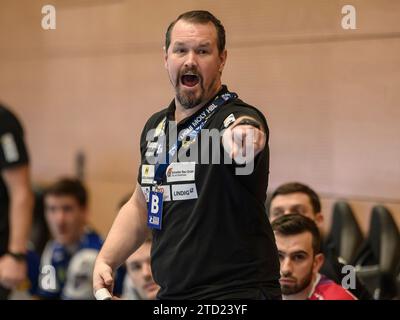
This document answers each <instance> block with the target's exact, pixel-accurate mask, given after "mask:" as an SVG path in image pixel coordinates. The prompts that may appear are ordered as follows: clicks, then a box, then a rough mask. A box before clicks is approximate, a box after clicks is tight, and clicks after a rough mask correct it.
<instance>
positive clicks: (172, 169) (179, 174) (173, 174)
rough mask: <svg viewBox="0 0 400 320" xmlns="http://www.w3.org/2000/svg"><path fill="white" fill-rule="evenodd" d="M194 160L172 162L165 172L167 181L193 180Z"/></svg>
mask: <svg viewBox="0 0 400 320" xmlns="http://www.w3.org/2000/svg"><path fill="white" fill-rule="evenodd" d="M194 174H195V162H173V163H171V164H170V165H169V166H168V168H167V172H166V176H167V182H176V181H194Z"/></svg>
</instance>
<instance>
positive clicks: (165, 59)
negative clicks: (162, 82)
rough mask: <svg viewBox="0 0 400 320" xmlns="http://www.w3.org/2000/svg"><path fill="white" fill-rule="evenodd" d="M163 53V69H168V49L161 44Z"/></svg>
mask: <svg viewBox="0 0 400 320" xmlns="http://www.w3.org/2000/svg"><path fill="white" fill-rule="evenodd" d="M163 54H164V67H165V69H168V62H167V60H168V51H167V48H165V46H163Z"/></svg>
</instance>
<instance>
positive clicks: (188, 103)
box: [176, 83, 204, 109]
mask: <svg viewBox="0 0 400 320" xmlns="http://www.w3.org/2000/svg"><path fill="white" fill-rule="evenodd" d="M200 87H201V88H200V90H201V91H200V95H199V96H198V97H196V93H195V92H185V93H184V92H183V90H182V87H181V85H180V84H179V85H178V86H177V88H176V98H177V99H178V101H179V103H180V104H181V106H182V107H184V108H185V109H192V108H194V107H196V106H198V105H199V104H200V103H202V102H203V100H204V88H203V84H202V83H200Z"/></svg>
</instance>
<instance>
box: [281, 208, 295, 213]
mask: <svg viewBox="0 0 400 320" xmlns="http://www.w3.org/2000/svg"><path fill="white" fill-rule="evenodd" d="M292 213H293V211H292V210H291V209H290V208H288V209H285V211H284V212H283V214H292Z"/></svg>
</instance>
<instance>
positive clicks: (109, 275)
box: [93, 260, 114, 295]
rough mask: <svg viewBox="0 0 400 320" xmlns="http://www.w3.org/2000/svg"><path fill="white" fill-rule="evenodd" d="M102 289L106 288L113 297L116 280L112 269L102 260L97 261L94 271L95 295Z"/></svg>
mask: <svg viewBox="0 0 400 320" xmlns="http://www.w3.org/2000/svg"><path fill="white" fill-rule="evenodd" d="M101 288H106V289H107V290H108V291H109V292H110V294H111V295H112V292H113V289H114V279H113V270H112V268H111V267H110V266H109V265H108V264H107V263H105V262H104V261H101V260H96V264H95V265H94V270H93V293H96V291H97V290H100V289H101Z"/></svg>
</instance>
